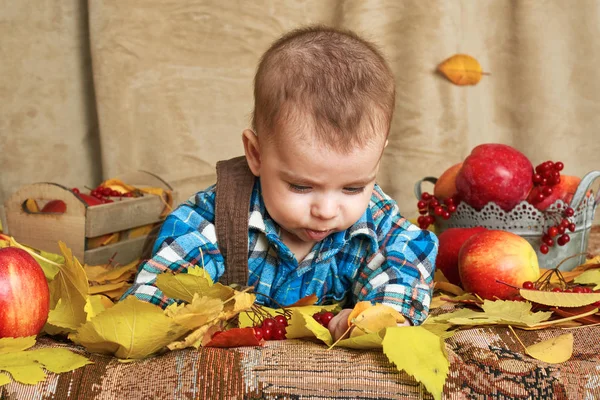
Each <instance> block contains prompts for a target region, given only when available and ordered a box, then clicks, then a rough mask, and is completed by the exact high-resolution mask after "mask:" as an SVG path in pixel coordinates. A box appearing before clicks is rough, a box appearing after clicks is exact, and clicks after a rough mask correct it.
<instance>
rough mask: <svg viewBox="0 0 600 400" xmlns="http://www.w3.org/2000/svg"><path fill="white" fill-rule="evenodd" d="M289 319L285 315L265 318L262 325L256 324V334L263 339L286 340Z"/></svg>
mask: <svg viewBox="0 0 600 400" xmlns="http://www.w3.org/2000/svg"><path fill="white" fill-rule="evenodd" d="M287 326H288V320H287V318H286V317H285V315H276V316H275V317H273V318H265V319H264V320H263V322H262V323H261V324H260V325H257V326H254V336H256V339H258V340H261V339H265V340H285V335H286V334H287V332H286V327H287Z"/></svg>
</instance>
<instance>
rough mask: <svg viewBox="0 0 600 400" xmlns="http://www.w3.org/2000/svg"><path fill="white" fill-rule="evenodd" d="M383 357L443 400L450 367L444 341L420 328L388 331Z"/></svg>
mask: <svg viewBox="0 0 600 400" xmlns="http://www.w3.org/2000/svg"><path fill="white" fill-rule="evenodd" d="M382 345H383V353H384V354H385V355H386V356H387V357H388V359H389V360H390V362H392V363H394V364H396V367H397V368H398V370H404V371H406V373H407V374H409V375H412V376H413V377H414V378H415V379H416V380H417V381H418V382H421V383H423V385H425V388H426V389H427V390H428V391H429V393H431V394H432V395H433V398H434V399H436V400H440V399H441V398H442V391H443V388H444V383H445V382H446V377H447V375H448V370H449V366H450V363H449V362H448V359H447V358H446V356H445V354H444V350H443V348H444V346H445V345H444V341H443V340H442V339H440V338H439V337H438V336H436V335H434V334H433V333H431V332H429V331H428V330H427V329H425V328H423V327H420V326H404V327H396V328H387V329H386V331H385V336H384V337H383V342H382Z"/></svg>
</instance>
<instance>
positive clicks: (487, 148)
mask: <svg viewBox="0 0 600 400" xmlns="http://www.w3.org/2000/svg"><path fill="white" fill-rule="evenodd" d="M532 187H533V165H532V164H531V161H529V159H528V158H527V157H526V156H525V155H524V154H523V153H521V152H520V151H518V150H517V149H515V148H513V147H511V146H507V145H504V144H498V143H487V144H481V145H479V146H476V147H475V148H474V149H473V150H472V151H471V154H469V155H468V156H467V158H465V160H464V161H463V165H462V167H461V168H460V170H459V171H458V174H457V175H456V190H457V192H458V196H459V197H460V199H461V200H463V201H465V202H466V203H467V204H468V205H470V206H471V207H473V208H475V209H476V210H478V211H479V210H481V209H482V208H483V207H484V206H485V205H486V204H488V203H489V202H494V203H496V204H497V205H498V206H499V207H500V208H501V209H503V210H504V211H510V210H512V209H513V208H514V206H516V205H517V204H519V203H520V202H521V201H523V200H525V199H526V198H527V195H528V194H529V192H530V190H531V188H532Z"/></svg>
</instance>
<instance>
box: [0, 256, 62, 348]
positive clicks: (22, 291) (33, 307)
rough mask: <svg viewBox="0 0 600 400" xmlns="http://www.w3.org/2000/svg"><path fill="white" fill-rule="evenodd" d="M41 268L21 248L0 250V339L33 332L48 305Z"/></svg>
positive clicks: (40, 325) (41, 324)
mask: <svg viewBox="0 0 600 400" xmlns="http://www.w3.org/2000/svg"><path fill="white" fill-rule="evenodd" d="M49 292H50V291H49V289H48V282H47V281H46V277H45V275H44V271H43V270H42V267H40V265H39V264H38V262H37V261H35V259H34V258H33V257H32V256H31V255H30V254H29V253H28V252H26V251H25V250H22V249H19V248H17V247H5V248H2V249H0V338H3V337H24V336H33V335H37V334H38V333H39V332H40V331H41V330H42V328H43V327H44V324H45V323H46V320H47V319H48V312H49V308H50V293H49Z"/></svg>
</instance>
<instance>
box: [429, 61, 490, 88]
mask: <svg viewBox="0 0 600 400" xmlns="http://www.w3.org/2000/svg"><path fill="white" fill-rule="evenodd" d="M437 69H438V71H440V72H441V73H442V75H444V76H445V77H446V78H448V80H449V81H450V82H452V83H454V84H455V85H459V86H464V85H476V84H477V83H479V81H480V80H481V76H482V75H483V74H484V73H483V72H482V70H481V65H480V64H479V61H477V59H475V58H474V57H472V56H470V55H468V54H455V55H453V56H452V57H450V58H447V59H446V60H444V61H442V63H440V65H438V67H437Z"/></svg>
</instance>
